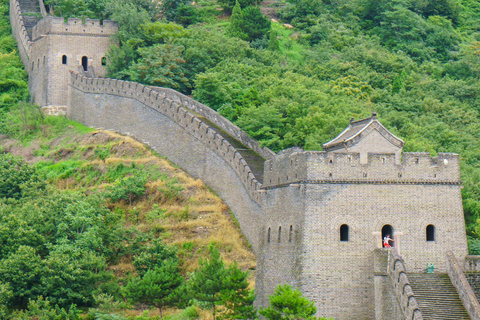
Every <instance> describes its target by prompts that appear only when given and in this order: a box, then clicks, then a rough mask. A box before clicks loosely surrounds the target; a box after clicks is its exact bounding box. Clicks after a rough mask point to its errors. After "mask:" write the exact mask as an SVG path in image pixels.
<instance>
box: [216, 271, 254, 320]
mask: <svg viewBox="0 0 480 320" xmlns="http://www.w3.org/2000/svg"><path fill="white" fill-rule="evenodd" d="M227 274H228V276H227V277H226V278H225V280H224V282H223V283H224V286H225V289H224V290H223V292H222V293H221V297H222V302H223V305H224V306H225V309H224V310H223V312H222V315H221V319H256V318H257V311H256V310H255V308H254V307H253V301H254V300H255V294H254V293H253V290H250V289H248V281H247V277H248V272H243V271H242V270H240V269H239V268H238V266H237V264H236V263H233V264H231V265H230V266H229V267H228V270H227Z"/></svg>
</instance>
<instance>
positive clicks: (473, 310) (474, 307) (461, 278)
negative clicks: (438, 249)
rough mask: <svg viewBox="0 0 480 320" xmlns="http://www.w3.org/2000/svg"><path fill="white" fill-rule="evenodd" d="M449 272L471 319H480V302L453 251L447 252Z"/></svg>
mask: <svg viewBox="0 0 480 320" xmlns="http://www.w3.org/2000/svg"><path fill="white" fill-rule="evenodd" d="M447 272H448V275H449V276H450V280H451V281H452V284H453V285H454V286H455V288H456V289H457V292H458V295H459V296H460V299H461V300H462V303H463V306H464V307H465V309H466V310H467V312H468V315H469V316H470V318H471V319H477V320H478V319H480V304H479V303H478V300H477V298H476V297H475V293H474V292H473V290H472V288H471V287H470V284H469V283H468V280H467V278H466V277H465V275H464V274H463V270H462V268H461V267H460V265H459V264H458V262H457V260H456V259H455V256H454V255H453V252H451V251H449V252H447Z"/></svg>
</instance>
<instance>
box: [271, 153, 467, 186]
mask: <svg viewBox="0 0 480 320" xmlns="http://www.w3.org/2000/svg"><path fill="white" fill-rule="evenodd" d="M289 150H290V149H289ZM367 159H368V161H367V162H366V163H362V161H361V158H360V153H358V152H351V153H340V152H336V153H334V152H318V151H303V150H301V149H299V148H297V149H291V150H290V152H287V151H283V152H281V153H279V154H278V155H277V156H276V157H274V158H272V159H270V160H268V161H266V162H265V177H264V186H265V187H266V188H272V187H279V186H282V185H288V184H291V183H350V184H355V183H362V184H450V185H459V184H461V181H460V167H459V157H458V155H457V154H453V153H439V154H438V155H437V156H435V157H431V156H430V154H429V153H418V152H406V153H403V155H402V159H401V161H400V162H398V161H397V156H396V155H395V154H392V153H390V154H377V153H369V154H368V158H367Z"/></svg>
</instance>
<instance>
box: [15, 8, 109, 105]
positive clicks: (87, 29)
mask: <svg viewBox="0 0 480 320" xmlns="http://www.w3.org/2000/svg"><path fill="white" fill-rule="evenodd" d="M42 17H43V19H42ZM10 18H11V19H10V20H11V24H12V29H13V34H14V36H15V39H16V40H17V43H18V48H19V53H20V56H21V58H22V61H23V64H24V65H25V69H26V71H27V72H28V77H29V79H28V86H29V89H30V94H31V95H32V100H33V102H35V103H37V104H39V105H41V106H47V105H54V106H66V105H67V97H68V92H67V91H68V84H69V82H70V71H74V72H80V73H81V74H83V75H86V76H89V77H94V76H97V77H103V76H105V74H106V63H107V60H106V54H107V52H108V50H109V49H110V45H111V44H112V40H111V36H112V35H113V34H115V33H116V32H118V27H117V24H116V23H115V22H114V21H103V22H101V21H99V20H90V19H85V21H83V20H82V19H68V20H65V19H64V18H59V17H54V16H50V15H47V12H46V10H45V6H44V4H43V1H42V0H10Z"/></svg>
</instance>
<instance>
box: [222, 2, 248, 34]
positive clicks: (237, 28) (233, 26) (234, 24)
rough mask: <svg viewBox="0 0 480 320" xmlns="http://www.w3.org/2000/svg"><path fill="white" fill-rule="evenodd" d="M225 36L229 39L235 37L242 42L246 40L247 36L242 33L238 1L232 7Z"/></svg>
mask: <svg viewBox="0 0 480 320" xmlns="http://www.w3.org/2000/svg"><path fill="white" fill-rule="evenodd" d="M227 34H228V35H229V36H231V37H237V38H240V39H243V40H247V38H248V36H247V34H246V33H245V32H244V31H243V12H242V8H241V7H240V4H239V3H238V0H237V1H236V2H235V6H234V7H233V11H232V16H231V17H230V25H229V26H228V29H227Z"/></svg>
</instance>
